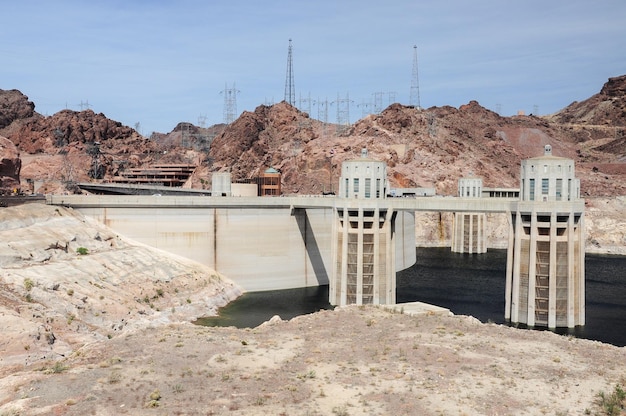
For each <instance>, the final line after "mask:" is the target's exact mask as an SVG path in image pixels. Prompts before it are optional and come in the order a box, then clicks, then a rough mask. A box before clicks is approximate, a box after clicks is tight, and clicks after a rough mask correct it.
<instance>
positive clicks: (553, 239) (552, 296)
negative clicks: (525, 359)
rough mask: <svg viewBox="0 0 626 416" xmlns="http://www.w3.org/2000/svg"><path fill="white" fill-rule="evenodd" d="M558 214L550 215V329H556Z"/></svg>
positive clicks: (553, 212)
mask: <svg viewBox="0 0 626 416" xmlns="http://www.w3.org/2000/svg"><path fill="white" fill-rule="evenodd" d="M556 255H557V252H556V212H555V211H552V213H551V214H550V279H549V295H548V328H556V283H557V279H556V258H557V256H556Z"/></svg>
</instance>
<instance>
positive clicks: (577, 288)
mask: <svg viewBox="0 0 626 416" xmlns="http://www.w3.org/2000/svg"><path fill="white" fill-rule="evenodd" d="M520 176H521V189H520V201H519V202H518V203H517V204H516V209H515V210H514V211H513V212H511V214H510V221H509V228H510V230H509V250H508V254H507V279H506V298H505V318H506V319H507V320H510V321H511V322H512V323H522V324H526V325H528V326H547V327H548V328H556V327H568V328H573V327H575V326H578V325H584V324H585V238H584V210H585V202H584V200H582V199H580V181H579V180H578V179H577V178H576V177H575V175H574V161H573V160H571V159H566V158H562V157H555V156H553V155H552V148H551V146H549V145H547V146H545V149H544V155H543V156H540V157H535V158H531V159H527V160H524V161H522V166H521V175H520Z"/></svg>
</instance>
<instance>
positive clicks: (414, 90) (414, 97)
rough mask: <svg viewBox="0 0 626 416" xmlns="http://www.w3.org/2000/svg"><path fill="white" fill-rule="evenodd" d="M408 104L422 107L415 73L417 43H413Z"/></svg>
mask: <svg viewBox="0 0 626 416" xmlns="http://www.w3.org/2000/svg"><path fill="white" fill-rule="evenodd" d="M409 104H410V105H414V106H415V107H417V108H422V107H421V104H420V84H419V78H418V74H417V45H413V74H412V76H411V97H410V99H409Z"/></svg>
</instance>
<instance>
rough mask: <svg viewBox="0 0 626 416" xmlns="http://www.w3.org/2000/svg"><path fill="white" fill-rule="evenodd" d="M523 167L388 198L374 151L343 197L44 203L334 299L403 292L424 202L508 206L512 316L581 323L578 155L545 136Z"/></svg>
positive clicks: (82, 198) (345, 178)
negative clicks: (509, 175)
mask: <svg viewBox="0 0 626 416" xmlns="http://www.w3.org/2000/svg"><path fill="white" fill-rule="evenodd" d="M550 152H551V149H550ZM570 162H571V163H570ZM522 170H523V171H522V175H521V177H522V184H521V185H522V186H521V189H522V193H521V196H520V199H513V198H481V197H467V196H463V197H412V198H387V182H386V166H385V164H384V163H383V162H378V161H375V160H372V159H369V158H367V154H366V153H365V154H364V155H363V157H362V158H361V159H356V160H352V161H346V162H344V163H343V165H342V174H341V178H340V183H339V188H338V189H339V192H338V195H337V196H298V197H285V196H281V197H232V196H220V197H217V196H215V197H213V196H187V195H185V196H173V195H163V196H157V195H150V196H148V195H146V196H138V195H124V196H117V195H116V196H104V195H49V196H47V203H48V204H52V205H63V206H68V207H72V208H73V209H76V210H78V211H80V212H81V213H83V214H84V215H86V216H88V217H92V218H94V219H96V220H98V221H101V222H103V223H105V224H106V225H108V226H109V227H111V228H112V229H113V230H115V231H117V232H119V233H120V234H121V235H124V236H126V237H129V238H131V239H134V240H136V241H139V242H141V243H145V244H147V245H150V246H153V247H156V248H159V249H162V250H165V251H168V252H171V253H174V254H177V255H181V256H184V257H187V258H190V259H192V260H195V261H198V262H200V263H203V264H205V265H207V266H209V267H211V268H213V269H215V270H216V271H217V272H219V273H221V274H223V275H224V276H227V277H228V278H230V279H232V280H233V281H234V282H236V283H237V284H238V285H240V286H241V287H242V288H243V289H244V290H247V291H260V290H276V289H288V288H295V287H307V286H317V285H325V284H328V285H329V301H330V303H331V304H334V305H345V304H394V303H395V291H396V287H395V273H396V272H397V271H400V270H404V269H406V268H408V267H410V266H412V265H413V264H414V263H415V261H416V257H415V256H416V250H415V248H416V243H415V212H419V211H422V212H452V213H455V215H459V213H472V215H476V213H481V214H485V213H505V214H506V215H507V218H508V219H509V244H508V251H507V253H508V255H507V275H506V294H505V305H506V307H505V317H506V319H508V320H510V321H511V322H513V323H524V324H527V325H529V326H533V325H538V326H548V327H550V328H554V327H574V326H577V325H584V319H585V318H584V281H585V274H584V233H583V227H582V225H583V217H584V200H582V199H580V198H579V193H580V190H579V185H578V181H577V180H576V179H575V177H574V173H573V161H571V160H569V159H564V158H556V157H554V156H552V155H551V154H548V147H546V154H544V156H543V157H539V158H532V159H529V160H528V161H524V162H523V164H522ZM536 184H539V185H536ZM568 186H569V188H568ZM530 195H532V197H531V196H530ZM459 234H461V237H459V238H464V237H462V232H461V233H459Z"/></svg>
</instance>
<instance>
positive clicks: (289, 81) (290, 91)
mask: <svg viewBox="0 0 626 416" xmlns="http://www.w3.org/2000/svg"><path fill="white" fill-rule="evenodd" d="M292 49H293V48H292V46H291V39H289V50H288V52H287V77H286V79H285V101H286V102H287V103H289V104H291V105H292V106H294V107H295V105H296V87H295V85H294V81H293V53H292Z"/></svg>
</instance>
